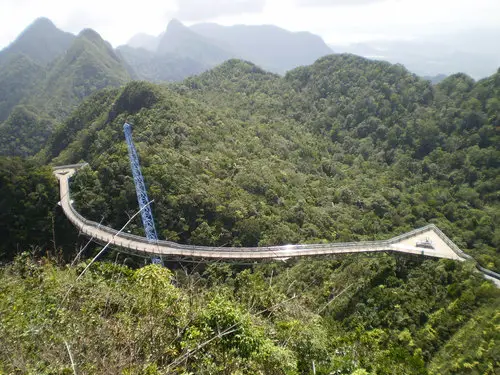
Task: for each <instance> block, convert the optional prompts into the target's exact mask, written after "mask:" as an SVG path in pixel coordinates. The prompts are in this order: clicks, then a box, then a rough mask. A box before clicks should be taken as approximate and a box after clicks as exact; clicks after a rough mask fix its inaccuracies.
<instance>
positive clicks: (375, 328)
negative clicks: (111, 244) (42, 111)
mask: <svg viewBox="0 0 500 375" xmlns="http://www.w3.org/2000/svg"><path fill="white" fill-rule="evenodd" d="M78 46H80V47H81V48H78ZM108 47H109V46H107V45H106V44H105V43H103V42H102V40H101V39H100V38H99V37H98V36H97V35H96V34H95V33H93V32H85V33H83V34H82V35H80V37H79V38H78V39H77V40H76V41H75V44H74V45H73V50H72V51H73V53H72V54H71V56H73V57H75V62H76V64H70V63H69V61H68V60H65V58H66V56H65V57H64V58H63V59H61V60H58V61H56V62H55V63H54V64H53V67H54V69H56V68H57V69H59V70H54V71H59V72H61V74H60V75H59V76H57V75H54V76H52V77H53V79H54V80H56V82H57V84H56V85H54V86H46V87H47V88H51V87H52V88H56V87H69V85H68V86H66V85H65V83H66V80H65V79H64V77H73V78H72V79H74V80H78V79H81V78H82V77H85V75H84V74H83V72H85V71H86V69H85V68H84V67H88V66H90V67H93V68H92V69H90V70H91V71H92V72H93V73H92V75H91V77H100V78H99V79H96V80H93V79H91V80H88V81H87V80H86V79H84V80H83V84H82V85H80V86H75V87H81V88H82V90H84V89H85V88H86V87H92V86H97V85H99V84H100V83H102V82H106V85H107V84H115V83H116V86H118V85H119V84H120V82H122V81H121V80H122V79H125V78H126V73H124V72H125V68H123V69H122V68H120V66H121V65H119V61H120V59H119V58H118V59H115V57H116V55H113V54H112V51H111V50H109V48H108ZM87 51H91V53H88V52H87ZM95 56H100V58H99V59H94V57H95ZM87 61H89V62H90V63H89V64H86V62H87ZM65 62H66V63H65ZM74 66H75V67H76V66H79V67H81V69H75V70H73V69H72V68H71V67H74ZM94 68H95V69H94ZM95 72H97V73H98V74H94V73H95ZM99 72H103V73H102V74H101V75H100V74H99ZM47 82H48V81H47ZM90 91H92V90H90V89H89V93H90ZM499 95H500V71H499V72H498V73H497V74H495V75H493V76H491V77H489V78H487V79H485V80H482V81H479V82H475V81H474V80H472V79H471V78H470V77H468V76H466V75H464V74H456V75H453V76H450V77H447V78H446V79H444V80H443V81H442V82H441V83H440V84H439V85H437V86H433V85H431V83H430V82H429V81H426V80H423V79H420V78H418V77H417V76H415V75H413V74H411V73H410V72H408V71H407V70H406V69H405V68H404V67H402V66H400V65H391V64H389V63H384V62H376V61H370V60H367V59H363V58H360V57H356V56H352V55H333V56H328V57H325V58H322V59H320V60H318V61H317V62H316V63H315V64H313V65H311V66H307V67H301V68H297V69H295V70H293V71H291V72H289V73H287V74H286V75H285V76H284V77H280V76H278V75H275V74H272V73H268V72H266V71H264V70H262V69H261V68H259V67H257V66H255V65H253V64H252V63H249V62H245V61H241V60H229V61H227V62H225V63H223V64H222V65H219V66H218V67H216V68H214V69H212V70H210V71H208V72H206V73H203V74H201V75H199V76H197V77H191V78H189V79H186V80H185V81H183V82H181V83H177V84H168V85H155V84H152V83H147V82H130V83H127V84H126V85H125V86H123V87H114V88H106V89H103V90H100V91H97V92H96V93H94V94H91V95H90V96H88V97H87V98H85V99H83V96H81V97H79V96H78V92H75V91H70V90H63V89H61V90H60V91H59V90H55V91H54V94H53V96H54V97H57V96H59V97H60V98H62V97H63V96H68V98H67V100H68V103H73V105H75V106H76V103H77V102H78V100H77V98H80V99H81V100H82V102H81V103H80V104H79V105H78V106H76V109H75V110H73V111H72V112H71V113H70V114H69V115H68V116H67V117H66V118H65V119H64V120H61V121H59V122H58V123H57V125H55V126H54V127H53V129H52V131H51V133H50V134H44V133H43V129H45V126H44V124H43V123H42V121H49V119H44V118H43V117H41V116H38V115H37V113H36V111H37V110H38V108H35V107H33V106H29V105H22V106H17V107H16V108H15V109H14V110H13V111H12V113H11V116H10V117H9V119H8V120H7V121H6V122H4V124H3V125H1V126H8V127H9V132H8V134H13V137H12V138H8V139H5V141H2V142H11V144H12V145H13V146H12V147H13V148H12V149H10V150H11V151H10V152H13V151H16V152H19V153H22V154H23V155H25V154H28V153H29V148H33V149H36V147H37V146H36V145H35V144H38V145H41V144H42V143H41V142H42V141H41V139H39V138H40V137H41V138H44V137H48V138H47V139H48V141H47V142H46V143H45V145H44V147H43V148H42V149H41V150H40V151H39V152H38V153H37V155H36V157H35V158H33V159H31V160H26V159H20V158H12V157H0V236H1V238H3V239H4V240H3V241H2V242H1V243H0V261H1V262H2V263H1V267H0V374H3V373H5V374H30V375H31V374H33V375H34V374H37V375H38V374H44V375H49V374H74V373H75V372H76V373H77V374H103V373H105V374H112V375H113V374H116V375H118V374H120V375H123V374H127V375H132V374H134V375H135V374H137V375H160V374H161V375H166V374H182V375H187V374H207V375H208V374H210V375H212V374H221V375H225V374H242V375H243V374H248V375H250V374H252V375H253V374H264V375H276V374H286V375H299V374H300V375H306V374H307V375H309V374H314V373H316V374H321V375H327V374H347V375H361V374H364V375H385V374H417V375H448V374H457V375H458V374H460V375H464V374H465V375H468V374H470V375H473V374H474V375H475V374H485V375H496V373H497V369H498V368H500V355H499V353H500V351H499V348H500V333H499V330H498V327H497V326H498V311H500V292H499V289H498V288H496V287H495V286H494V285H493V284H492V283H491V282H489V281H487V280H485V279H484V278H483V276H482V274H481V273H479V272H477V271H476V270H475V265H474V264H473V262H469V261H467V262H455V261H450V260H437V259H429V258H424V257H418V256H413V255H412V256H409V255H401V254H399V255H397V254H364V255H361V254H357V255H344V256H338V257H317V258H307V259H301V260H294V259H289V260H287V261H271V262H261V263H246V262H238V263H232V264H230V263H224V262H222V261H215V262H210V263H204V262H199V263H196V262H194V263H188V262H183V263H179V262H177V261H175V260H173V259H166V260H165V261H166V267H159V266H154V265H148V266H144V262H143V260H142V259H138V258H136V257H132V256H127V255H124V254H121V253H119V252H118V251H117V250H111V249H110V250H109V251H107V252H106V253H105V254H104V255H103V256H102V257H101V258H100V259H99V260H98V261H97V262H95V263H93V264H92V265H90V266H89V268H88V270H87V271H86V273H85V274H83V275H82V272H83V271H84V269H85V268H86V266H87V265H89V262H90V261H89V260H88V259H89V258H90V257H93V256H94V255H96V254H97V252H98V251H99V250H100V249H101V247H99V246H98V245H89V246H87V247H85V246H86V244H87V240H88V239H86V238H84V237H83V236H79V233H78V230H77V229H76V228H74V227H73V226H72V225H71V224H70V223H69V221H68V220H67V219H66V217H65V216H64V215H63V213H62V211H61V209H60V208H59V206H58V204H57V203H58V201H59V196H58V186H57V181H56V180H55V178H54V177H53V176H52V175H51V170H50V167H49V166H48V165H62V164H67V163H76V162H81V161H86V162H88V163H89V167H86V168H83V169H81V170H79V172H78V173H77V174H76V175H75V176H74V177H73V178H72V180H71V192H72V196H71V198H72V199H73V200H74V203H73V205H74V207H75V208H76V209H77V210H78V211H79V212H80V213H81V214H82V215H84V216H85V217H87V218H89V219H92V220H95V221H98V222H102V223H103V224H105V225H109V226H112V227H115V228H120V227H122V226H123V224H125V223H126V222H127V220H129V217H131V216H132V215H133V214H134V213H135V212H137V200H136V193H135V188H134V183H133V179H132V176H131V171H130V165H129V159H128V153H127V147H126V144H125V141H124V135H123V130H122V129H123V123H124V122H125V121H128V122H130V123H132V124H133V129H134V133H133V136H134V140H135V144H136V147H137V150H138V153H139V156H140V159H141V165H142V170H143V174H144V177H145V181H146V184H147V187H148V193H149V197H150V198H151V199H153V200H154V204H153V212H154V216H155V220H156V228H157V231H158V234H159V237H160V238H162V239H164V238H167V239H169V240H172V241H177V242H180V243H188V244H196V245H211V246H221V247H224V246H258V245H278V244H290V243H321V242H348V241H360V240H376V239H385V238H390V237H392V236H395V235H397V234H401V233H404V232H407V231H409V230H411V229H414V228H416V227H421V226H423V225H425V224H428V223H435V224H436V225H438V226H439V228H440V229H442V230H443V231H444V232H445V234H446V235H448V236H449V237H450V238H451V239H452V240H453V241H454V242H455V243H456V244H457V245H458V246H459V247H461V248H462V249H463V250H464V251H466V252H467V253H469V254H471V255H473V256H474V257H475V258H476V259H477V260H478V261H479V262H480V263H481V264H482V265H483V266H485V267H487V268H490V269H492V270H496V271H500V253H499V249H500V225H499V224H500V223H499V220H500V215H499V212H500V204H499V198H500V194H499V188H498V187H499V186H500V173H499V169H500V146H499V145H500V139H499V137H500V135H499V133H498V130H497V129H498V126H499V125H500V124H499V121H500V118H499V108H500V106H499V103H500V96H499ZM40 105H46V104H45V103H42V102H40ZM45 108H50V107H45ZM52 108H56V107H52ZM68 108H69V107H68ZM46 111H47V112H48V113H50V111H49V110H48V109H46ZM30 124H31V126H30ZM16 125H19V126H18V127H16ZM33 125H34V126H33ZM6 134H7V133H6ZM21 138H22V139H26V141H27V140H30V142H31V141H33V145H31V144H30V143H28V145H30V146H29V147H28V149H26V148H23V147H26V146H23V144H22V143H20V142H19V141H18V139H21ZM2 139H4V138H0V140H2ZM38 147H40V146H38ZM126 230H127V231H129V232H130V233H133V234H138V235H143V229H142V224H141V222H140V219H139V218H137V219H136V220H134V221H132V222H131V223H130V224H129V225H128V226H127V228H126ZM80 253H81V254H80ZM77 254H79V255H77ZM78 257H80V260H79V259H78ZM70 262H72V263H73V264H72V265H70Z"/></svg>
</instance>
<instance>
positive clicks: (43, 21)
mask: <svg viewBox="0 0 500 375" xmlns="http://www.w3.org/2000/svg"><path fill="white" fill-rule="evenodd" d="M41 26H43V27H53V28H56V25H54V23H53V22H52V21H51V20H50V19H49V18H47V17H38V18H37V19H36V20H34V21H33V22H32V23H31V25H30V26H28V28H30V27H41Z"/></svg>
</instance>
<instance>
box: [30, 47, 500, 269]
mask: <svg viewBox="0 0 500 375" xmlns="http://www.w3.org/2000/svg"><path fill="white" fill-rule="evenodd" d="M498 85H499V74H498V73H497V74H496V75H495V76H493V77H491V78H489V79H487V80H484V81H480V82H478V83H475V82H474V81H473V80H472V79H471V78H469V77H467V76H465V75H456V76H451V77H448V78H447V79H446V80H444V81H443V82H442V83H441V84H440V85H438V86H436V87H434V86H432V85H431V83H430V82H428V81H426V80H423V79H420V78H418V77H417V76H415V75H413V74H411V73H409V72H408V71H407V70H406V69H405V68H404V67H402V66H399V65H391V64H388V63H383V62H375V61H370V60H366V59H362V58H359V57H355V56H352V55H338V56H329V57H326V58H323V59H320V60H318V61H317V62H316V63H315V64H313V65H312V66H309V67H302V68H297V69H295V70H293V71H291V72H289V73H288V74H287V75H286V76H285V77H280V76H277V75H274V74H271V73H267V72H265V71H263V70H262V69H260V68H258V67H257V66H255V65H253V64H250V63H246V62H242V61H239V60H231V61H229V62H226V63H224V64H222V65H221V66H219V67H217V68H216V69H214V70H211V71H209V72H207V73H204V74H202V75H200V76H198V77H193V78H190V79H188V80H186V81H184V82H183V83H182V84H177V85H173V86H170V88H167V87H160V86H152V85H147V84H145V83H131V84H129V85H128V86H127V87H126V88H125V89H124V91H123V92H122V94H120V95H119V96H118V97H116V98H115V99H112V97H114V95H116V94H115V93H113V92H109V95H110V97H109V98H106V99H105V100H106V101H107V102H111V101H113V100H114V101H115V103H116V105H115V108H114V111H115V112H116V115H117V117H116V119H115V120H114V121H113V122H112V123H109V124H105V123H104V122H105V120H106V119H107V111H109V110H110V109H109V108H108V109H107V110H104V111H102V112H100V113H94V114H93V115H92V116H91V117H87V118H89V120H88V121H87V123H89V122H90V121H93V122H95V125H93V126H92V127H90V128H85V129H83V130H80V128H79V127H76V128H75V127H73V126H71V125H70V123H67V124H63V125H62V127H61V129H67V130H65V131H63V132H62V134H65V144H67V145H68V147H67V148H66V149H65V150H63V151H61V153H60V155H59V156H57V157H56V158H55V159H53V162H54V163H56V164H64V163H74V162H78V161H80V160H85V161H88V162H89V163H90V165H92V167H93V168H95V171H94V172H90V170H88V171H82V172H81V173H80V174H79V176H77V177H76V179H75V184H76V185H75V187H74V189H75V200H76V201H77V202H80V206H79V207H80V208H81V210H82V211H83V212H84V213H85V214H88V215H90V216H91V217H92V218H93V219H95V220H100V219H101V214H100V213H101V212H106V215H107V217H106V218H105V220H106V222H107V223H109V224H110V225H112V226H115V227H119V226H120V225H122V224H123V223H124V222H125V221H126V219H127V217H126V216H123V212H124V210H127V207H131V209H132V208H133V207H135V205H136V203H135V195H134V189H133V186H132V179H131V178H130V177H129V175H130V173H129V171H128V170H129V166H128V160H127V156H126V147H125V144H124V140H123V135H122V130H121V125H120V124H123V122H124V121H125V120H126V119H128V120H129V121H132V122H134V123H135V124H136V126H135V133H134V136H135V138H136V142H137V144H138V148H139V153H140V154H141V161H142V163H143V165H144V174H145V176H146V180H147V181H148V182H149V184H150V186H151V195H152V197H153V198H154V199H155V211H156V213H157V215H156V217H157V220H158V227H159V228H161V229H160V231H159V233H160V234H161V236H162V237H163V238H168V239H172V240H175V241H181V242H187V243H196V244H205V245H223V244H227V245H235V246H239V245H245V246H256V245H269V244H285V243H295V242H321V241H352V240H363V239H380V238H388V237H390V236H392V235H395V234H399V233H403V232H406V231H408V230H410V229H413V228H415V227H419V226H423V225H425V224H427V223H429V222H433V223H436V224H437V225H438V226H439V227H440V228H443V230H444V231H445V232H446V233H447V234H448V235H450V236H451V237H452V239H453V240H454V241H455V242H456V243H457V244H458V245H459V246H460V247H462V248H464V249H465V250H466V251H468V252H470V253H471V254H472V255H474V256H476V257H477V258H478V259H479V260H480V261H481V263H482V264H483V265H485V266H487V267H491V268H495V269H497V270H498V269H500V256H499V254H498V252H497V249H498V248H499V245H500V243H499V242H498V241H499V240H500V237H499V235H500V232H499V226H498V220H499V218H498V215H497V212H498V210H499V202H498V188H497V187H498V186H499V180H498V179H499V178H500V177H499V173H498V168H499V163H498V160H499V157H498V155H499V149H498V145H499V144H500V143H499V142H498V137H499V135H498V133H497V132H496V130H495V129H496V126H498V121H499V120H498V110H497V107H498ZM106 95H108V94H106ZM93 106H94V104H93V102H89V103H87V104H83V105H82V107H81V109H80V110H79V111H80V113H81V114H82V113H83V114H85V113H91V112H92V108H93ZM57 149H58V145H57V144H56V143H55V142H54V141H53V142H51V143H49V145H48V146H47V148H46V151H45V152H44V153H42V154H40V157H41V158H42V160H43V161H44V162H48V161H50V159H51V157H54V156H56V154H57V152H54V151H50V152H48V151H47V150H57ZM110 165H113V166H114V167H113V168H110V167H109V166H110ZM79 179H82V181H85V183H90V184H91V185H92V186H96V187H98V190H97V191H96V192H95V195H96V196H101V195H103V194H104V195H105V196H106V197H107V198H106V199H105V203H103V206H100V207H99V208H97V207H91V205H88V204H87V203H85V204H83V202H81V201H79V200H78V191H79V189H80V188H79V187H78V186H80V185H79V183H78V181H79ZM89 181H94V182H89ZM124 187H126V188H125V189H124ZM81 188H82V189H83V187H81ZM84 190H85V202H89V201H91V202H92V201H94V199H93V198H91V196H88V194H89V190H88V189H84ZM125 191H127V193H126V194H125ZM136 225H137V228H140V224H139V223H138V222H137V223H136ZM138 233H139V234H140V230H139V232H138Z"/></svg>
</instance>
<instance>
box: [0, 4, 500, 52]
mask: <svg viewBox="0 0 500 375" xmlns="http://www.w3.org/2000/svg"><path fill="white" fill-rule="evenodd" d="M38 17H47V18H49V19H51V20H52V21H53V22H54V23H55V25H56V26H57V27H59V28H60V29H62V30H65V31H69V32H72V33H74V34H77V33H78V32H80V31H81V30H82V29H83V28H87V27H89V28H92V29H94V30H96V31H97V32H98V33H99V34H100V35H101V36H102V37H103V38H104V39H105V40H107V41H109V42H110V43H111V44H112V45H113V46H115V47H116V46H118V45H121V44H125V43H126V42H127V41H128V40H129V39H130V38H131V37H132V36H133V35H135V34H137V33H139V32H143V33H147V34H151V35H158V34H160V33H161V32H162V31H163V30H165V28H166V26H167V24H168V22H169V21H170V20H171V19H173V18H177V19H178V20H180V21H181V22H183V23H185V24H187V25H190V24H193V23H199V22H216V23H219V24H223V25H234V24H251V25H259V24H274V25H277V26H280V27H282V28H285V29H288V30H291V31H310V32H312V33H314V34H318V35H320V36H322V37H323V39H324V40H325V41H326V42H327V43H330V44H337V45H338V44H349V43H356V42H364V41H373V40H415V39H418V38H421V37H426V36H429V35H434V34H440V35H442V34H456V33H462V34H463V33H464V32H467V30H474V29H479V28H483V29H484V28H495V29H500V0H141V1H137V2H135V1H134V2H125V1H123V0H0V49H1V48H4V47H6V46H7V45H8V44H9V43H10V42H12V41H13V40H14V39H15V38H16V36H17V35H19V33H20V32H21V31H22V30H23V29H25V28H26V27H27V26H28V25H29V24H30V23H31V22H32V21H33V20H34V19H36V18H38Z"/></svg>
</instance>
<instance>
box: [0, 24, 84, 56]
mask: <svg viewBox="0 0 500 375" xmlns="http://www.w3.org/2000/svg"><path fill="white" fill-rule="evenodd" d="M74 39H75V36H74V35H73V34H71V33H66V32H64V31H62V30H59V29H58V28H57V27H56V26H55V25H54V24H53V23H52V21H50V20H49V19H47V18H38V19H36V20H35V21H34V22H33V23H32V24H31V25H30V26H28V27H27V28H26V29H25V30H24V31H23V32H22V33H21V34H20V35H19V36H18V37H17V39H16V40H15V41H14V42H12V43H11V44H10V45H9V46H8V47H7V48H5V49H3V50H2V51H0V65H1V64H2V63H3V62H4V61H5V60H6V59H7V58H8V57H11V56H14V55H25V56H26V57H28V58H30V59H31V60H32V61H34V62H36V63H38V64H41V65H47V64H49V63H51V62H52V61H54V59H55V58H56V57H58V56H59V55H61V54H62V53H63V52H64V51H66V50H67V49H68V48H69V46H70V45H71V43H72V42H73V40H74Z"/></svg>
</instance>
